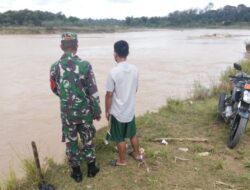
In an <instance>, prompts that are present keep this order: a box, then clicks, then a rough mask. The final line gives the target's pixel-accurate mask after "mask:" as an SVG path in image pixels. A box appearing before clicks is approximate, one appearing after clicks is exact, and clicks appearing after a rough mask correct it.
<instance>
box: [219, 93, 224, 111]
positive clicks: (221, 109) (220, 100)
mask: <svg viewBox="0 0 250 190" xmlns="http://www.w3.org/2000/svg"><path fill="white" fill-rule="evenodd" d="M225 98H226V93H225V92H221V93H220V95H219V101H218V111H219V113H220V114H222V113H223V112H224V111H225Z"/></svg>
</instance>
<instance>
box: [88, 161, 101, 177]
mask: <svg viewBox="0 0 250 190" xmlns="http://www.w3.org/2000/svg"><path fill="white" fill-rule="evenodd" d="M99 171H100V168H99V167H97V166H96V165H95V161H94V162H91V163H88V177H95V175H96V174H97V173H98V172H99Z"/></svg>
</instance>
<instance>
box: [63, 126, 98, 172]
mask: <svg viewBox="0 0 250 190" xmlns="http://www.w3.org/2000/svg"><path fill="white" fill-rule="evenodd" d="M62 130H63V137H64V138H65V143H66V155H67V158H68V162H69V165H70V166H71V167H75V166H80V164H81V162H82V160H83V158H85V160H86V161H87V163H91V162H93V161H95V159H96V153H95V146H94V144H93V141H92V140H93V138H94V136H95V132H96V130H95V127H94V126H93V124H86V123H84V124H70V125H69V124H67V123H66V122H63V128H62ZM79 136H80V139H81V142H82V145H81V144H80V142H79V141H78V139H79Z"/></svg>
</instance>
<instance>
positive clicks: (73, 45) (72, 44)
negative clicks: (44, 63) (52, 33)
mask: <svg viewBox="0 0 250 190" xmlns="http://www.w3.org/2000/svg"><path fill="white" fill-rule="evenodd" d="M61 45H62V49H64V50H65V49H73V50H76V49H77V45H78V41H77V40H68V41H66V40H61Z"/></svg>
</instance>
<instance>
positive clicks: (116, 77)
mask: <svg viewBox="0 0 250 190" xmlns="http://www.w3.org/2000/svg"><path fill="white" fill-rule="evenodd" d="M137 88H138V69H137V67H136V66H135V65H132V64H128V63H127V62H120V63H118V64H117V66H116V67H114V68H113V69H111V71H110V72H109V75H108V79H107V84H106V90H107V91H108V92H113V96H112V104H111V108H110V114H112V115H113V116H114V117H115V118H116V119H117V120H118V121H120V122H122V123H127V122H130V121H132V120H133V118H134V115H135V95H136V91H137Z"/></svg>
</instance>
